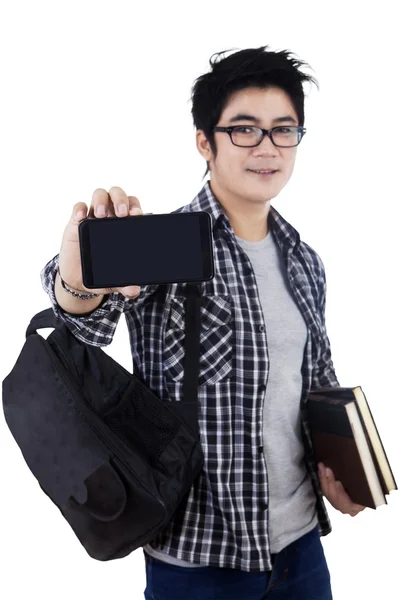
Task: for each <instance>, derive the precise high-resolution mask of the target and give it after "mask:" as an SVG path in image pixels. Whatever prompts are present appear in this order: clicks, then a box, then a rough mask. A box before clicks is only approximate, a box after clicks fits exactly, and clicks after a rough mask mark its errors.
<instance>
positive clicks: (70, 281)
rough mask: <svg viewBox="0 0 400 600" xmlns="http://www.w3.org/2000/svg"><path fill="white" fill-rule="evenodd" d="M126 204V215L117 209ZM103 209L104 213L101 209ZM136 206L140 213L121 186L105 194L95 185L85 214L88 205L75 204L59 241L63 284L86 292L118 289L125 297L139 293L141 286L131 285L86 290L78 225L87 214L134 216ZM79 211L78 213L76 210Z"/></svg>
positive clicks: (135, 202) (100, 216)
mask: <svg viewBox="0 0 400 600" xmlns="http://www.w3.org/2000/svg"><path fill="white" fill-rule="evenodd" d="M121 207H125V211H126V212H125V214H124V215H121V214H120V213H119V209H120V208H121ZM99 209H100V211H101V209H103V211H104V214H103V216H102V215H101V213H100V211H99ZM135 209H139V211H140V212H139V213H137V214H143V213H142V209H141V206H140V202H139V200H138V199H137V198H135V196H127V195H126V194H125V192H124V191H123V190H122V189H121V188H120V187H112V188H111V189H110V191H109V192H108V193H107V192H106V190H104V189H101V188H98V189H97V190H95V191H94V193H93V196H92V204H91V206H90V208H89V214H87V210H88V208H87V205H86V204H85V203H84V202H78V203H77V204H75V206H74V209H73V212H72V216H71V219H70V221H69V223H68V225H67V226H66V228H65V230H64V234H63V238H62V244H61V249H60V254H59V268H60V273H61V276H62V278H63V280H64V281H65V283H66V284H67V285H68V286H69V287H71V288H73V289H75V290H82V291H84V292H87V293H89V294H90V293H95V294H109V293H111V292H120V293H121V294H123V296H125V297H126V298H136V297H137V296H139V294H140V287H139V286H137V285H130V286H127V287H120V288H100V289H95V290H93V289H88V288H86V287H85V286H84V285H83V281H82V267H81V254H80V246H79V234H78V225H79V223H80V222H81V221H83V219H85V218H86V216H89V217H96V218H99V219H101V218H107V217H121V218H123V217H124V216H134V215H135V214H136V213H135V212H134V211H135ZM80 211H82V214H81V215H80V216H77V213H78V212H80Z"/></svg>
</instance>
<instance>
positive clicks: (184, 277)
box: [78, 212, 214, 289]
mask: <svg viewBox="0 0 400 600" xmlns="http://www.w3.org/2000/svg"><path fill="white" fill-rule="evenodd" d="M78 230H79V242H80V251H81V263H82V279H83V284H84V286H85V287H87V288H89V289H96V288H111V287H113V288H114V287H125V286H127V285H139V286H141V285H150V284H158V283H159V284H163V283H189V282H201V281H209V280H210V279H212V278H213V277H214V252H213V238H212V229H211V217H210V215H209V214H208V213H207V212H191V213H173V214H171V213H168V214H157V215H138V216H132V217H131V216H129V217H122V218H118V217H108V218H102V219H97V218H95V217H93V218H86V219H84V220H83V221H81V222H80V223H79V228H78Z"/></svg>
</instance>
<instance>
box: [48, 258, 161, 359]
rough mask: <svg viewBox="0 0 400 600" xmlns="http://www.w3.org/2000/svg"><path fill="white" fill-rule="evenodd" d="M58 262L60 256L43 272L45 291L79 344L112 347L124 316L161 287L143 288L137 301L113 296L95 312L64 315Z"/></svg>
mask: <svg viewBox="0 0 400 600" xmlns="http://www.w3.org/2000/svg"><path fill="white" fill-rule="evenodd" d="M58 259H59V255H58V254H57V255H56V256H55V257H54V258H52V259H51V260H50V261H49V262H48V263H47V264H46V265H45V267H44V268H43V269H42V271H41V273H40V278H41V282H42V287H43V289H44V291H45V292H46V293H47V294H48V296H49V298H50V302H51V307H52V309H53V311H54V314H55V315H56V317H57V318H59V319H61V320H62V321H63V322H64V323H65V324H66V326H67V327H68V328H69V329H70V331H71V332H72V333H73V334H74V335H75V336H76V337H77V338H78V339H79V340H81V341H82V342H84V343H86V344H90V345H92V346H100V347H102V346H108V345H109V344H111V342H112V339H113V336H114V333H115V330H116V327H117V325H118V321H119V319H120V317H121V314H122V313H125V312H127V311H129V310H132V308H134V307H135V308H137V307H138V306H139V305H140V304H142V303H143V301H144V299H145V298H147V297H148V296H149V295H150V294H152V293H153V292H154V291H155V290H156V288H157V287H158V286H157V285H149V286H143V287H141V293H140V296H138V297H137V298H133V299H132V298H125V296H123V295H122V294H121V293H119V292H113V293H111V294H107V295H105V296H104V299H103V301H102V303H101V304H100V306H98V307H97V308H96V309H95V310H94V311H92V312H89V313H85V314H83V315H74V314H71V313H68V312H66V311H64V310H63V309H62V308H61V307H60V305H59V304H58V302H57V300H56V296H55V293H54V284H55V278H56V274H57V269H58Z"/></svg>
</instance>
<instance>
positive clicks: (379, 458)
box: [307, 386, 397, 508]
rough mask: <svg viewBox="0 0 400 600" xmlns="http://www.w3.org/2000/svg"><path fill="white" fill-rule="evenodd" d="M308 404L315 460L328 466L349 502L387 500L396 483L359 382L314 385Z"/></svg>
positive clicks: (374, 504) (369, 503)
mask: <svg viewBox="0 0 400 600" xmlns="http://www.w3.org/2000/svg"><path fill="white" fill-rule="evenodd" d="M307 410H308V421H309V426H310V431H311V439H312V442H313V446H314V452H315V457H316V460H317V462H323V463H324V464H325V465H326V466H328V467H329V468H331V469H332V471H333V473H334V475H335V478H336V479H338V480H340V481H341V482H342V483H343V486H344V488H345V489H346V491H347V493H348V494H349V496H350V498H351V499H352V500H353V502H356V503H357V504H362V505H363V506H368V507H370V508H376V507H377V506H380V505H382V504H387V501H386V498H385V494H388V493H389V491H391V490H394V489H397V485H396V482H395V480H394V477H393V473H392V470H391V468H390V465H389V461H388V459H387V455H386V453H385V450H384V448H383V444H382V441H381V438H380V436H379V433H378V430H377V428H376V424H375V422H374V420H373V417H372V413H371V411H370V408H369V406H368V403H367V401H366V398H365V395H364V393H363V392H362V390H361V387H360V386H358V387H355V388H339V387H336V388H318V389H313V390H311V392H310V394H309V398H308V402H307Z"/></svg>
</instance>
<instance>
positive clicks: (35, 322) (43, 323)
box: [25, 308, 62, 337]
mask: <svg viewBox="0 0 400 600" xmlns="http://www.w3.org/2000/svg"><path fill="white" fill-rule="evenodd" d="M61 323H62V321H61V319H57V317H56V315H55V314H54V311H53V309H52V308H46V309H45V310H42V311H41V312H39V313H37V314H36V315H35V316H34V317H32V319H31V322H30V323H29V325H28V328H27V330H26V333H25V336H26V337H28V336H30V335H32V334H33V333H37V330H38V329H46V328H53V329H55V328H56V327H58V326H59V325H60V324H61Z"/></svg>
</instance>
